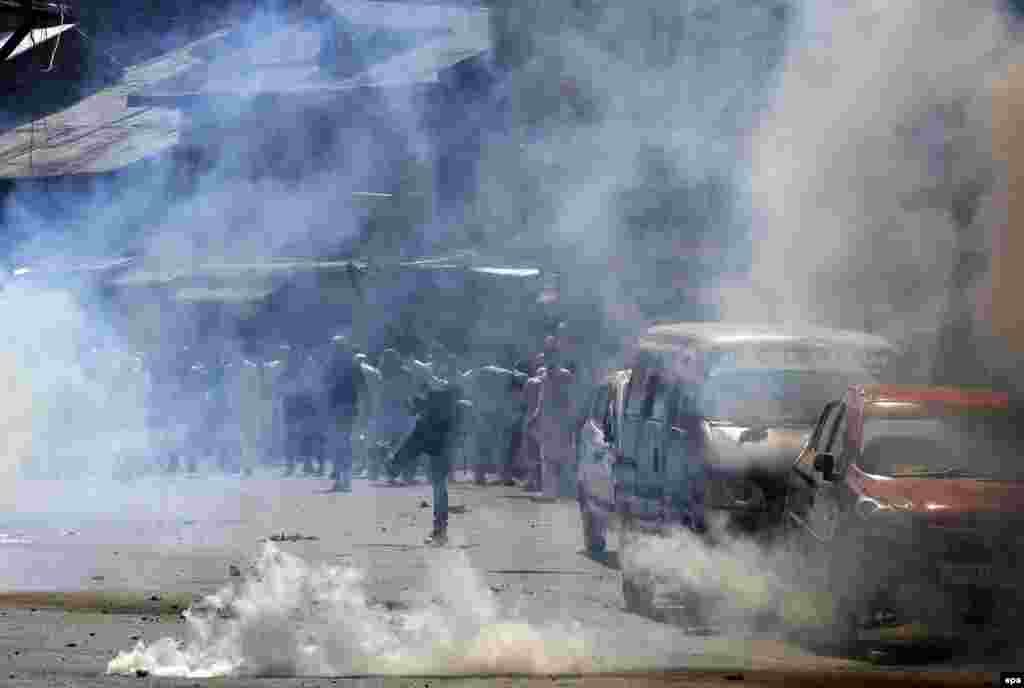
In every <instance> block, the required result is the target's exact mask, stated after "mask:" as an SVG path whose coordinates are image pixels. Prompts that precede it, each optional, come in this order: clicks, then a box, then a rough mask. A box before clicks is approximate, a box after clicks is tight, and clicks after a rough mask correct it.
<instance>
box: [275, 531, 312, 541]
mask: <svg viewBox="0 0 1024 688" xmlns="http://www.w3.org/2000/svg"><path fill="white" fill-rule="evenodd" d="M319 539H320V538H318V537H317V536H316V535H301V534H300V533H292V534H291V535H287V534H285V533H278V534H276V535H271V536H270V537H268V538H266V540H270V541H271V542H308V541H313V540H319Z"/></svg>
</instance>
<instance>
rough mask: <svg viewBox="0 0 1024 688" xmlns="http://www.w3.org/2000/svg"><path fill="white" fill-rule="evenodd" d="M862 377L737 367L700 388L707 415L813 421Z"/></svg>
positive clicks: (757, 421)
mask: <svg viewBox="0 0 1024 688" xmlns="http://www.w3.org/2000/svg"><path fill="white" fill-rule="evenodd" d="M864 381H865V380H864V378H863V376H858V375H854V374H850V373H838V372H834V371H813V370H735V371H722V372H716V373H714V374H712V375H711V376H710V377H709V378H708V380H707V381H706V382H705V384H704V386H703V389H702V393H701V404H700V413H701V415H702V416H704V417H705V418H708V419H710V420H717V421H723V422H730V423H740V424H744V425H781V424H794V425H804V424H808V425H813V424H814V423H815V421H816V420H817V419H818V415H819V414H820V413H821V409H823V408H824V407H825V405H826V404H827V403H829V402H830V401H832V400H833V399H838V398H839V397H841V396H842V395H843V393H844V392H845V391H846V388H847V387H849V386H850V385H851V384H856V383H859V382H864Z"/></svg>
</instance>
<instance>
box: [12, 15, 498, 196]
mask: <svg viewBox="0 0 1024 688" xmlns="http://www.w3.org/2000/svg"><path fill="white" fill-rule="evenodd" d="M330 4H332V5H333V4H335V3H333V2H332V3H330ZM337 4H338V6H339V7H344V8H347V9H345V10H344V12H356V15H357V16H362V15H359V12H360V11H361V10H359V9H358V7H360V6H362V5H367V6H370V5H380V4H382V3H357V2H345V3H342V2H339V3H337ZM35 5H39V6H40V8H41V7H42V6H44V5H45V6H46V7H50V9H51V10H53V9H54V8H57V9H59V5H57V4H55V3H54V4H48V3H39V2H36V3H35ZM19 8H21V3H20V1H16V0H0V14H3V13H4V11H6V12H7V14H10V15H11V16H17V12H18V11H19ZM352 8H357V9H352ZM37 9H38V8H37ZM393 9H394V8H392V10H393ZM377 10H378V12H377V14H376V15H375V16H376V19H375V21H390V20H392V19H394V17H393V16H391V15H387V16H385V15H384V14H381V12H382V11H383V10H381V9H380V8H377ZM34 11H35V10H34ZM39 11H40V12H42V9H39ZM424 11H426V10H424ZM431 11H433V12H435V14H437V12H438V10H436V9H435V10H431ZM339 12H341V10H339ZM344 12H342V14H343V16H349V15H348V14H344ZM392 14H393V15H394V12H392ZM408 14H410V13H409V12H408V11H406V10H405V9H403V10H402V11H401V12H398V13H397V15H394V16H398V17H401V16H403V15H408ZM449 15H450V16H449ZM5 16H6V15H5ZM47 16H48V17H49V19H48V20H47V21H49V22H50V24H47V26H50V27H53V26H55V25H56V26H57V28H59V26H60V24H61V22H60V21H59V19H56V20H55V19H53V17H54V16H57V17H59V16H60V13H59V11H57V12H56V14H52V13H51V15H47ZM389 16H391V19H389V18H388V17H389ZM40 17H41V15H40ZM434 19H437V20H439V21H440V20H443V21H447V22H448V24H449V25H450V27H451V30H450V31H447V32H446V33H445V34H444V35H443V36H441V37H439V38H435V39H431V40H429V41H427V42H425V43H424V44H421V45H417V46H414V47H413V48H412V49H410V50H408V51H404V52H402V53H400V54H398V55H394V56H392V57H390V58H389V59H386V60H384V61H383V62H381V63H380V64H374V65H370V67H369V68H368V69H367V70H366V71H365V72H363V73H361V74H358V75H356V76H355V77H352V78H348V79H337V78H331V77H329V76H326V75H324V74H323V73H322V72H320V70H319V68H318V66H317V62H316V61H315V60H308V59H305V58H303V60H300V61H299V62H289V61H288V60H287V59H284V58H283V57H282V58H279V59H278V60H277V61H276V62H275V61H274V60H273V59H271V58H265V56H260V60H254V59H252V57H251V56H246V55H245V54H244V53H245V51H244V50H239V48H238V47H237V43H233V42H232V40H230V39H231V36H232V35H233V33H232V32H231V31H218V32H215V33H211V34H210V35H208V36H205V37H203V38H202V39H200V40H197V41H195V42H193V43H190V44H188V45H186V46H184V47H183V48H181V49H179V50H175V51H171V52H168V53H166V54H165V55H162V56H160V57H159V58H156V59H154V60H151V61H149V62H146V63H143V64H140V65H135V66H132V67H129V68H127V69H126V70H125V72H124V74H123V76H122V78H121V79H120V80H119V81H118V82H117V83H114V84H113V85H112V86H110V87H108V88H105V89H103V90H101V91H98V92H96V93H94V94H92V95H90V96H88V97H86V98H85V99H83V100H81V101H79V102H77V103H75V104H74V105H73V106H71V107H68V108H66V109H63V110H61V111H59V112H56V113H54V114H51V115H48V116H45V117H41V118H37V119H35V120H33V121H31V122H27V123H24V124H20V125H19V126H16V127H14V128H12V129H9V130H7V131H0V178H24V177H50V176H62V175H71V174H97V173H106V172H111V171H114V170H118V169H121V168H124V167H127V166H128V165H131V164H133V163H136V162H138V161H140V160H143V159H146V158H152V157H154V156H156V155H158V154H160V153H162V152H164V151H167V150H169V149H171V148H172V147H174V146H175V145H176V144H178V143H179V140H180V132H181V129H182V127H183V125H184V120H183V119H182V117H181V115H180V114H179V112H178V111H179V110H181V109H185V108H188V107H189V106H190V105H191V104H195V103H199V102H202V103H204V104H210V103H211V102H213V101H216V100H217V99H218V98H221V99H224V100H231V101H237V100H238V99H240V98H251V97H261V98H271V99H272V98H286V99H289V100H290V101H296V100H303V99H308V100H311V101H314V102H319V101H326V100H334V99H337V98H338V97H345V96H352V97H360V96H363V95H364V94H367V93H368V92H371V91H372V92H376V91H379V90H380V89H389V88H390V89H409V90H412V91H417V90H429V89H431V88H432V87H433V85H434V83H435V82H436V81H437V76H438V73H439V72H440V71H442V70H444V69H446V68H449V67H451V66H452V65H455V64H457V63H459V62H461V61H463V60H465V59H467V58H471V57H473V56H475V55H479V54H481V53H482V52H484V51H486V50H488V49H489V47H490V40H489V30H488V29H487V21H486V13H485V11H484V10H478V9H476V10H472V11H469V12H467V11H466V10H465V9H464V8H463V10H462V11H461V13H457V12H450V13H449V14H445V13H444V12H441V13H440V14H437V17H435V18H434ZM40 21H41V19H40ZM396 21H397V20H396ZM64 23H66V22H64ZM40 26H41V25H33V28H39V27H40ZM13 30H15V29H14V27H12V26H10V25H0V31H4V32H8V33H10V32H12V31H13ZM54 30H56V29H48V31H49V33H46V34H45V35H46V36H48V37H51V38H52V37H53V36H56V35H58V34H56V33H53V31H54ZM66 30H67V29H64V31H66ZM289 32H291V33H292V34H295V35H294V36H292V37H291V39H289V40H291V41H292V43H299V44H301V42H302V41H303V40H309V39H308V37H304V36H305V35H306V34H309V33H310V32H309V30H308V28H307V29H303V28H301V27H293V28H283V29H281V30H280V31H279V32H277V33H285V34H287V33H289ZM42 35H43V34H40V36H42ZM275 36H277V34H275V35H274V36H270V37H268V40H272V39H273V38H274V37H275ZM25 37H26V38H28V34H26V36H25ZM285 42H287V41H285ZM21 43H22V39H19V40H18V45H19V46H20V45H21ZM58 57H59V56H58ZM0 61H2V59H0ZM238 65H245V67H244V69H242V68H241V67H239V66H238ZM242 75H244V76H242Z"/></svg>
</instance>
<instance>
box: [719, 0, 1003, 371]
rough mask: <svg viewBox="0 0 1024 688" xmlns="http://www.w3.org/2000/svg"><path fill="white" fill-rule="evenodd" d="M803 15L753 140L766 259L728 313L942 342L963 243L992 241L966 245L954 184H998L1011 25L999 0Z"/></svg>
mask: <svg viewBox="0 0 1024 688" xmlns="http://www.w3.org/2000/svg"><path fill="white" fill-rule="evenodd" d="M800 9H801V12H800V14H799V16H800V21H799V23H798V24H797V26H796V30H795V31H794V35H793V40H791V41H790V44H789V49H788V51H787V55H786V59H785V61H784V63H783V67H782V70H781V73H780V78H779V82H778V89H777V92H776V97H775V98H774V100H773V102H772V105H771V107H770V109H769V110H768V112H767V113H766V116H765V117H764V118H763V120H762V122H761V123H760V125H759V126H758V128H757V130H756V131H755V133H754V135H753V137H752V139H751V141H750V158H751V169H750V180H749V183H750V189H751V192H752V196H753V207H754V208H755V216H754V219H753V227H752V230H753V232H752V239H753V250H752V255H753V257H754V261H753V266H752V271H751V282H750V284H747V285H743V286H742V287H741V288H738V289H734V290H731V291H730V292H729V293H728V294H727V303H726V306H727V313H729V314H731V315H733V316H735V317H750V314H751V313H756V312H766V311H767V312H774V313H776V314H778V315H779V316H780V317H781V318H783V319H791V320H811V321H816V322H820V323H823V324H831V325H838V326H845V327H852V328H862V327H865V326H871V327H873V328H875V329H877V330H878V331H879V332H880V333H881V334H883V335H887V336H889V337H891V338H892V339H893V340H895V341H896V342H898V343H905V342H910V341H911V340H912V339H913V338H914V337H915V336H916V335H919V334H920V333H922V332H923V333H925V335H929V334H930V336H931V338H932V339H934V337H935V332H936V330H937V329H938V328H939V326H940V324H941V323H942V322H943V321H944V318H946V317H947V316H948V314H947V313H946V312H945V309H946V305H947V298H948V293H947V285H948V281H949V279H950V275H951V274H952V271H953V267H954V264H955V261H956V259H957V250H958V249H962V248H973V247H974V246H981V245H983V244H984V243H985V239H984V235H985V234H986V233H987V231H988V228H987V227H985V226H984V225H985V223H987V222H990V221H991V220H990V219H987V218H986V217H985V216H984V213H983V214H982V215H980V216H979V217H977V218H976V219H975V221H974V224H973V225H972V227H971V228H970V229H969V230H968V231H967V235H968V236H966V237H960V238H959V239H958V237H957V226H956V224H955V223H954V220H953V217H952V212H951V209H952V193H953V192H954V191H955V190H957V189H963V188H965V187H966V186H967V185H970V184H979V185H980V186H981V187H982V197H983V204H984V196H985V194H986V193H987V192H985V191H984V190H985V189H986V188H990V187H989V184H990V180H991V177H992V172H993V170H992V167H993V166H992V160H991V155H990V152H989V151H990V147H991V145H990V140H991V139H990V127H989V120H990V112H989V93H988V84H989V82H990V79H991V77H992V76H993V74H994V73H995V72H996V70H997V69H998V66H999V64H1000V63H1001V61H1003V60H1004V59H1005V54H1006V50H1007V48H1008V46H1009V45H1010V37H1009V35H1008V32H1007V23H1006V19H1005V17H1004V16H1003V15H1002V14H1001V12H1000V11H999V8H998V7H997V6H996V4H995V3H992V2H966V3H957V4H955V5H949V4H944V5H935V4H934V3H926V2H919V1H917V0H904V1H902V2H894V3H846V2H826V3H801V5H800ZM958 110H959V112H958ZM958 120H959V121H958ZM958 241H959V242H960V243H959V246H958ZM926 348H927V347H926ZM926 355H930V354H926ZM925 367H927V365H925Z"/></svg>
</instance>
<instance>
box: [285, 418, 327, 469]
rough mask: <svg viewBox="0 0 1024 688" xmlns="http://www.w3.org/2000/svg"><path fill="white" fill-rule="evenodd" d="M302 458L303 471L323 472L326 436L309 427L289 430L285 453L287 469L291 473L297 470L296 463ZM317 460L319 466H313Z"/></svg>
mask: <svg viewBox="0 0 1024 688" xmlns="http://www.w3.org/2000/svg"><path fill="white" fill-rule="evenodd" d="M300 457H301V458H302V462H303V472H305V473H307V474H311V473H317V472H319V473H323V470H324V436H323V435H322V434H320V433H318V432H315V431H312V430H310V429H308V428H304V427H301V426H300V427H297V428H292V429H290V430H289V432H288V446H287V451H286V453H285V460H286V471H287V473H288V474H291V473H293V472H294V471H295V463H296V461H297V460H298V459H299V458H300ZM314 459H315V460H316V462H317V464H318V466H319V468H317V469H315V468H314V467H313V461H314Z"/></svg>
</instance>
